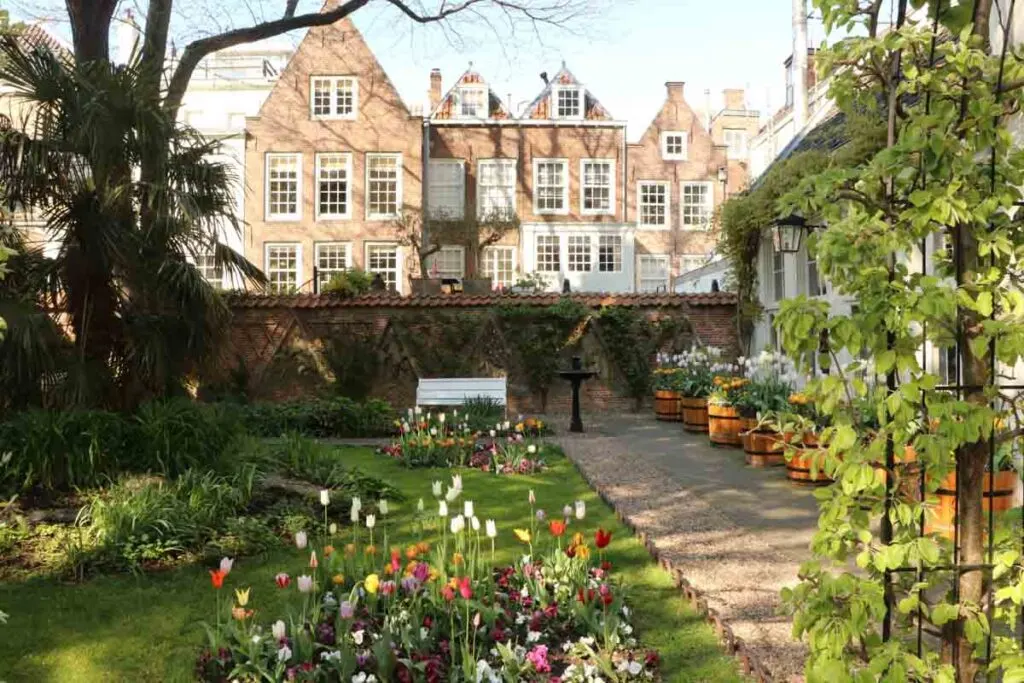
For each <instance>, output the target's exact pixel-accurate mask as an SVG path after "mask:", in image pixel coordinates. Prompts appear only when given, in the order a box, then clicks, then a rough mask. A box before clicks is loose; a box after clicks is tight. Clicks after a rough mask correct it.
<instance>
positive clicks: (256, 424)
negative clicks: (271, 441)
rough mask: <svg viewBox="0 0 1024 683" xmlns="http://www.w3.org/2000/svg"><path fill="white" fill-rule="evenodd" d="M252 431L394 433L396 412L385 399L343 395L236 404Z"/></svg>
mask: <svg viewBox="0 0 1024 683" xmlns="http://www.w3.org/2000/svg"><path fill="white" fill-rule="evenodd" d="M236 410H238V414H239V415H240V417H241V418H242V420H243V422H244V423H245V425H246V427H247V428H248V429H249V431H250V432H251V433H253V434H255V435H257V436H282V435H283V434H287V433H289V432H300V433H302V434H304V435H306V436H313V437H334V438H359V437H372V436H388V435H390V434H392V433H393V432H394V420H395V413H394V411H393V410H392V409H391V406H390V405H389V404H388V403H387V402H385V401H376V400H374V401H366V402H364V403H359V402H356V401H353V400H351V399H347V398H344V397H341V396H337V397H333V398H324V399H310V400H300V401H284V402H281V403H251V404H248V405H245V406H237V407H236Z"/></svg>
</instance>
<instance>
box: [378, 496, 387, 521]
mask: <svg viewBox="0 0 1024 683" xmlns="http://www.w3.org/2000/svg"><path fill="white" fill-rule="evenodd" d="M377 509H378V510H379V511H380V514H381V516H382V517H383V516H385V515H387V514H388V501H386V500H384V499H383V498H381V499H380V501H379V502H378V503H377Z"/></svg>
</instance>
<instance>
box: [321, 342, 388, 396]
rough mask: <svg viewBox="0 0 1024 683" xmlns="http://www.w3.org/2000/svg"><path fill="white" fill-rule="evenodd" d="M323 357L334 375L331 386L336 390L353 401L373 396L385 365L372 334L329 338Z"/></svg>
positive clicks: (338, 393) (339, 394)
mask: <svg viewBox="0 0 1024 683" xmlns="http://www.w3.org/2000/svg"><path fill="white" fill-rule="evenodd" d="M323 356H324V361H325V362H326V363H327V367H328V368H329V370H330V372H331V375H332V376H333V378H332V379H333V381H332V382H331V384H330V387H331V390H332V391H333V392H334V393H336V394H337V395H338V396H342V397H344V398H349V399H352V400H353V401H365V400H366V399H367V398H369V396H370V394H371V392H372V391H373V388H374V386H375V385H376V383H377V379H378V377H379V376H380V368H381V358H380V347H379V345H378V343H377V340H376V339H375V338H374V337H373V336H372V335H369V334H358V333H357V334H352V335H348V336H346V337H344V338H341V339H334V338H332V339H328V340H327V342H326V343H325V344H324V350H323Z"/></svg>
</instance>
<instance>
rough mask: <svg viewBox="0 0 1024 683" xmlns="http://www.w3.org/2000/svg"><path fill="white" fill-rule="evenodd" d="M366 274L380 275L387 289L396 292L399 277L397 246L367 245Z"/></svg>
mask: <svg viewBox="0 0 1024 683" xmlns="http://www.w3.org/2000/svg"><path fill="white" fill-rule="evenodd" d="M366 272H368V273H373V274H374V275H380V276H381V278H382V279H383V280H384V284H385V286H386V287H387V288H388V289H390V290H391V291H393V292H395V291H398V289H399V286H398V285H399V278H400V276H401V273H400V272H399V268H398V245H397V244H367V245H366Z"/></svg>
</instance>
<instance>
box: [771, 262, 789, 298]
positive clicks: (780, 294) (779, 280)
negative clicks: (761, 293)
mask: <svg viewBox="0 0 1024 683" xmlns="http://www.w3.org/2000/svg"><path fill="white" fill-rule="evenodd" d="M771 259H772V260H771V264H772V301H780V300H782V299H784V298H785V297H786V255H785V254H783V253H782V252H781V251H779V250H778V249H772V250H771Z"/></svg>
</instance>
